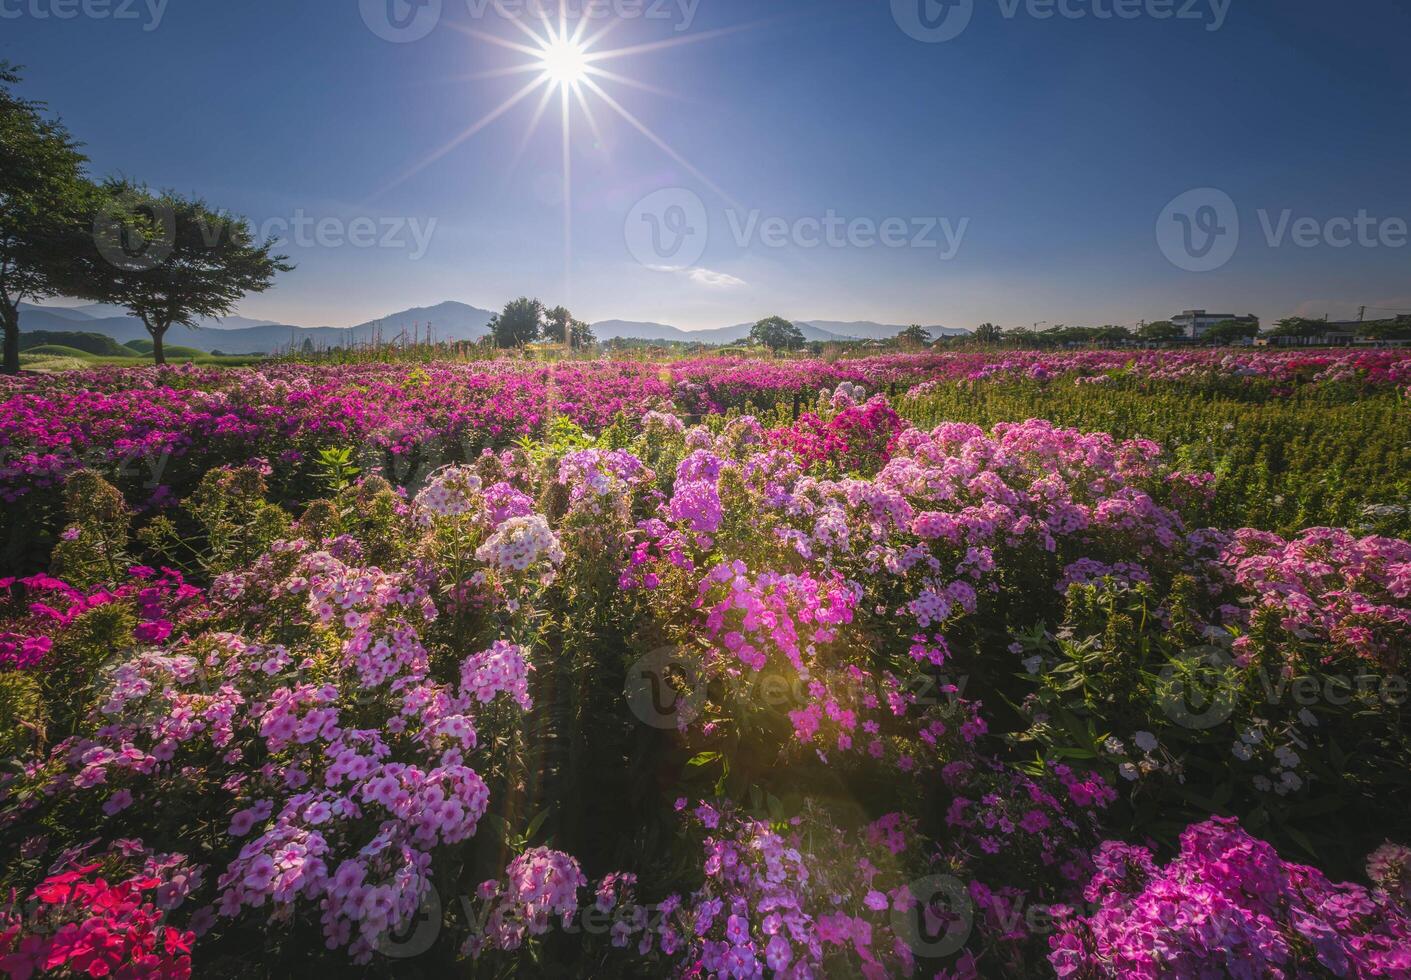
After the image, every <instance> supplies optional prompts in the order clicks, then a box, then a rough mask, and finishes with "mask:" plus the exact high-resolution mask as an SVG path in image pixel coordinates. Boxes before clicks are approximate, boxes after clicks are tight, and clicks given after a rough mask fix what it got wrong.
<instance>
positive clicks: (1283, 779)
mask: <svg viewBox="0 0 1411 980" xmlns="http://www.w3.org/2000/svg"><path fill="white" fill-rule="evenodd" d="M1279 782H1280V783H1281V784H1282V785H1284V786H1285V787H1287V788H1288V789H1290V790H1297V789H1299V788H1300V787H1302V786H1303V780H1302V779H1299V778H1298V773H1296V772H1285V773H1284V774H1283V775H1282V776H1280V777H1279Z"/></svg>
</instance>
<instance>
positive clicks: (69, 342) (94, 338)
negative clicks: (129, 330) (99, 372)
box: [20, 330, 134, 357]
mask: <svg viewBox="0 0 1411 980" xmlns="http://www.w3.org/2000/svg"><path fill="white" fill-rule="evenodd" d="M54 347H58V348H63V349H65V350H72V351H75V352H76V353H78V354H98V355H100V356H103V357H132V356H134V354H133V350H132V348H131V347H125V346H123V345H122V344H120V343H118V342H117V341H116V340H114V339H113V338H112V337H109V336H108V335H107V334H101V333H87V332H82V331H71V330H26V331H25V332H24V333H22V334H20V350H22V351H30V352H33V353H40V352H41V350H42V349H44V348H54Z"/></svg>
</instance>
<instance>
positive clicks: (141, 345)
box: [122, 340, 208, 359]
mask: <svg viewBox="0 0 1411 980" xmlns="http://www.w3.org/2000/svg"><path fill="white" fill-rule="evenodd" d="M122 346H123V347H126V348H127V349H128V351H130V352H133V353H137V354H151V353H152V352H153V351H154V350H156V347H157V345H156V344H155V343H153V342H152V341H150V340H129V341H128V342H127V343H125V344H123V345H122ZM162 353H163V354H164V355H165V356H167V357H175V358H187V359H195V358H198V357H206V356H208V355H207V354H206V352H205V351H203V350H198V349H196V348H195V347H181V346H178V345H172V346H170V347H168V346H166V345H165V344H163V345H162Z"/></svg>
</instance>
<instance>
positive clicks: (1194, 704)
mask: <svg viewBox="0 0 1411 980" xmlns="http://www.w3.org/2000/svg"><path fill="white" fill-rule="evenodd" d="M1205 601H1206V602H1209V601H1210V597H1206V599H1205ZM1207 612H1208V609H1202V608H1201V607H1200V606H1199V605H1198V604H1197V599H1196V596H1195V592H1194V590H1193V589H1191V588H1190V583H1189V581H1187V582H1185V583H1184V584H1183V583H1181V582H1180V581H1178V582H1177V583H1175V584H1174V585H1173V586H1172V588H1171V589H1170V590H1169V591H1167V592H1165V593H1164V598H1163V593H1162V591H1161V590H1158V589H1153V588H1150V587H1146V586H1141V587H1138V588H1136V589H1126V588H1122V587H1119V586H1117V585H1116V584H1114V583H1111V582H1106V583H1103V584H1099V585H1092V586H1087V587H1078V586H1074V587H1073V589H1072V590H1070V593H1069V595H1068V604H1067V615H1066V616H1065V618H1064V620H1063V621H1062V623H1061V624H1059V626H1058V627H1057V629H1055V630H1053V631H1052V632H1049V631H1047V630H1044V629H1043V628H1040V629H1038V630H1036V631H1035V632H1034V633H1032V634H1029V635H1026V636H1024V637H1022V638H1021V643H1022V644H1023V646H1024V648H1025V649H1024V652H1023V653H1022V654H1021V655H1020V658H1021V659H1027V658H1029V657H1031V656H1032V657H1037V658H1038V662H1037V663H1036V664H1035V666H1037V667H1038V669H1037V670H1036V671H1035V672H1034V673H1032V674H1028V673H1025V674H1024V675H1021V676H1023V677H1024V679H1025V680H1026V681H1027V682H1028V683H1029V684H1030V685H1032V689H1033V690H1032V693H1031V694H1030V695H1029V697H1028V698H1027V699H1026V700H1025V703H1024V706H1023V711H1024V713H1025V714H1026V715H1027V716H1028V718H1029V719H1030V723H1029V724H1028V726H1027V728H1026V729H1025V730H1022V731H1020V732H1019V733H1018V734H1017V735H1016V736H1013V738H1014V740H1015V742H1016V744H1018V745H1021V746H1022V745H1031V746H1034V747H1036V748H1037V749H1038V750H1039V752H1040V753H1041V754H1042V756H1043V757H1044V758H1048V759H1058V760H1064V761H1070V762H1081V764H1083V765H1084V766H1088V767H1093V768H1096V769H1098V770H1099V771H1101V772H1103V773H1104V775H1106V776H1107V777H1108V778H1109V779H1110V780H1111V781H1112V783H1113V784H1114V785H1115V786H1118V787H1119V788H1120V789H1122V790H1124V791H1125V792H1124V798H1125V801H1126V808H1127V811H1126V819H1127V820H1129V821H1130V834H1131V835H1134V836H1135V835H1138V834H1147V835H1151V836H1153V837H1155V838H1156V839H1157V840H1158V841H1160V842H1162V843H1168V844H1173V843H1174V842H1175V840H1176V838H1177V837H1178V835H1179V834H1180V832H1181V831H1182V830H1183V829H1184V828H1185V827H1186V826H1187V824H1189V823H1191V822H1195V821H1199V820H1201V819H1204V818H1205V817H1206V816H1207V815H1209V814H1210V813H1219V814H1238V815H1239V816H1240V819H1241V822H1242V823H1243V825H1244V826H1245V827H1246V828H1248V829H1249V830H1250V832H1251V833H1256V834H1258V835H1259V836H1261V837H1264V838H1266V839H1268V840H1270V841H1271V842H1274V843H1275V844H1276V845H1277V846H1278V847H1279V848H1280V850H1281V851H1287V852H1290V853H1301V854H1302V855H1303V856H1304V858H1305V859H1306V860H1309V861H1313V862H1317V863H1318V864H1320V865H1321V866H1334V867H1337V868H1339V869H1342V870H1344V871H1345V873H1347V874H1349V875H1352V874H1355V873H1356V871H1357V869H1358V865H1359V863H1360V862H1361V861H1362V858H1363V856H1364V855H1365V853H1366V851H1367V849H1368V848H1369V846H1371V844H1374V843H1375V842H1371V844H1369V842H1368V841H1367V840H1366V839H1364V838H1362V837H1358V836H1357V835H1348V834H1345V833H1339V831H1338V828H1337V827H1334V826H1330V825H1329V823H1328V817H1329V815H1330V814H1333V813H1336V812H1352V811H1355V812H1356V813H1357V821H1358V825H1359V826H1365V827H1379V828H1393V827H1399V826H1404V824H1405V809H1404V805H1402V801H1404V799H1405V797H1406V793H1407V792H1408V791H1411V738H1409V737H1408V733H1407V730H1406V728H1405V725H1404V720H1403V714H1404V710H1405V704H1406V687H1405V681H1404V679H1399V678H1381V677H1376V678H1372V677H1356V676H1352V675H1344V674H1339V673H1338V671H1337V670H1336V669H1335V668H1332V667H1327V666H1324V665H1322V664H1321V663H1320V662H1319V658H1316V657H1314V658H1310V659H1309V660H1308V661H1307V662H1305V663H1302V664H1300V665H1297V666H1294V665H1290V666H1289V667H1287V668H1284V667H1281V666H1280V665H1281V664H1283V663H1284V661H1283V658H1282V655H1281V654H1280V653H1279V652H1277V651H1276V649H1275V647H1274V646H1273V644H1271V643H1268V642H1267V641H1265V640H1263V639H1262V638H1260V637H1258V636H1257V635H1252V637H1251V638H1252V639H1253V640H1254V645H1253V647H1250V648H1246V650H1245V656H1244V657H1242V658H1240V659H1239V660H1236V659H1235V658H1234V657H1233V656H1231V654H1230V653H1229V651H1230V648H1231V642H1232V641H1233V639H1234V636H1233V635H1228V634H1227V635H1224V636H1223V638H1222V637H1220V636H1203V635H1199V634H1198V633H1197V632H1196V631H1195V630H1194V629H1193V628H1192V626H1191V624H1192V623H1194V622H1196V621H1198V620H1199V619H1200V618H1201V617H1202V615H1204V614H1206V613H1207ZM1373 681H1375V682H1376V683H1373ZM1384 681H1385V682H1388V683H1383V682H1384ZM1347 705H1353V706H1354V707H1353V708H1352V709H1351V710H1349V709H1348V708H1347V707H1346V706H1347ZM1139 732H1140V733H1146V734H1149V735H1151V736H1152V737H1153V738H1154V740H1155V742H1156V747H1155V748H1153V749H1150V750H1143V749H1142V748H1140V747H1139V746H1138V745H1137V741H1138V739H1137V738H1136V736H1137V733H1139ZM1289 745H1294V746H1297V754H1298V757H1299V761H1298V769H1299V771H1300V773H1301V774H1302V775H1301V776H1300V778H1299V779H1298V780H1295V781H1294V783H1293V784H1292V785H1290V784H1281V783H1280V781H1279V779H1278V777H1277V773H1278V771H1279V769H1280V767H1279V765H1278V758H1277V751H1278V750H1279V747H1280V746H1285V747H1287V746H1289ZM1271 775H1272V777H1273V778H1271Z"/></svg>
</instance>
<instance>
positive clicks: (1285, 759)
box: [1274, 745, 1299, 769]
mask: <svg viewBox="0 0 1411 980" xmlns="http://www.w3.org/2000/svg"><path fill="white" fill-rule="evenodd" d="M1274 758H1276V759H1278V760H1279V764H1280V765H1282V766H1283V767H1284V768H1285V769H1292V768H1294V767H1295V766H1297V765H1298V763H1299V758H1298V753H1297V752H1295V751H1294V750H1293V749H1291V748H1289V747H1288V746H1287V745H1280V746H1279V747H1278V748H1277V749H1275V750H1274Z"/></svg>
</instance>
